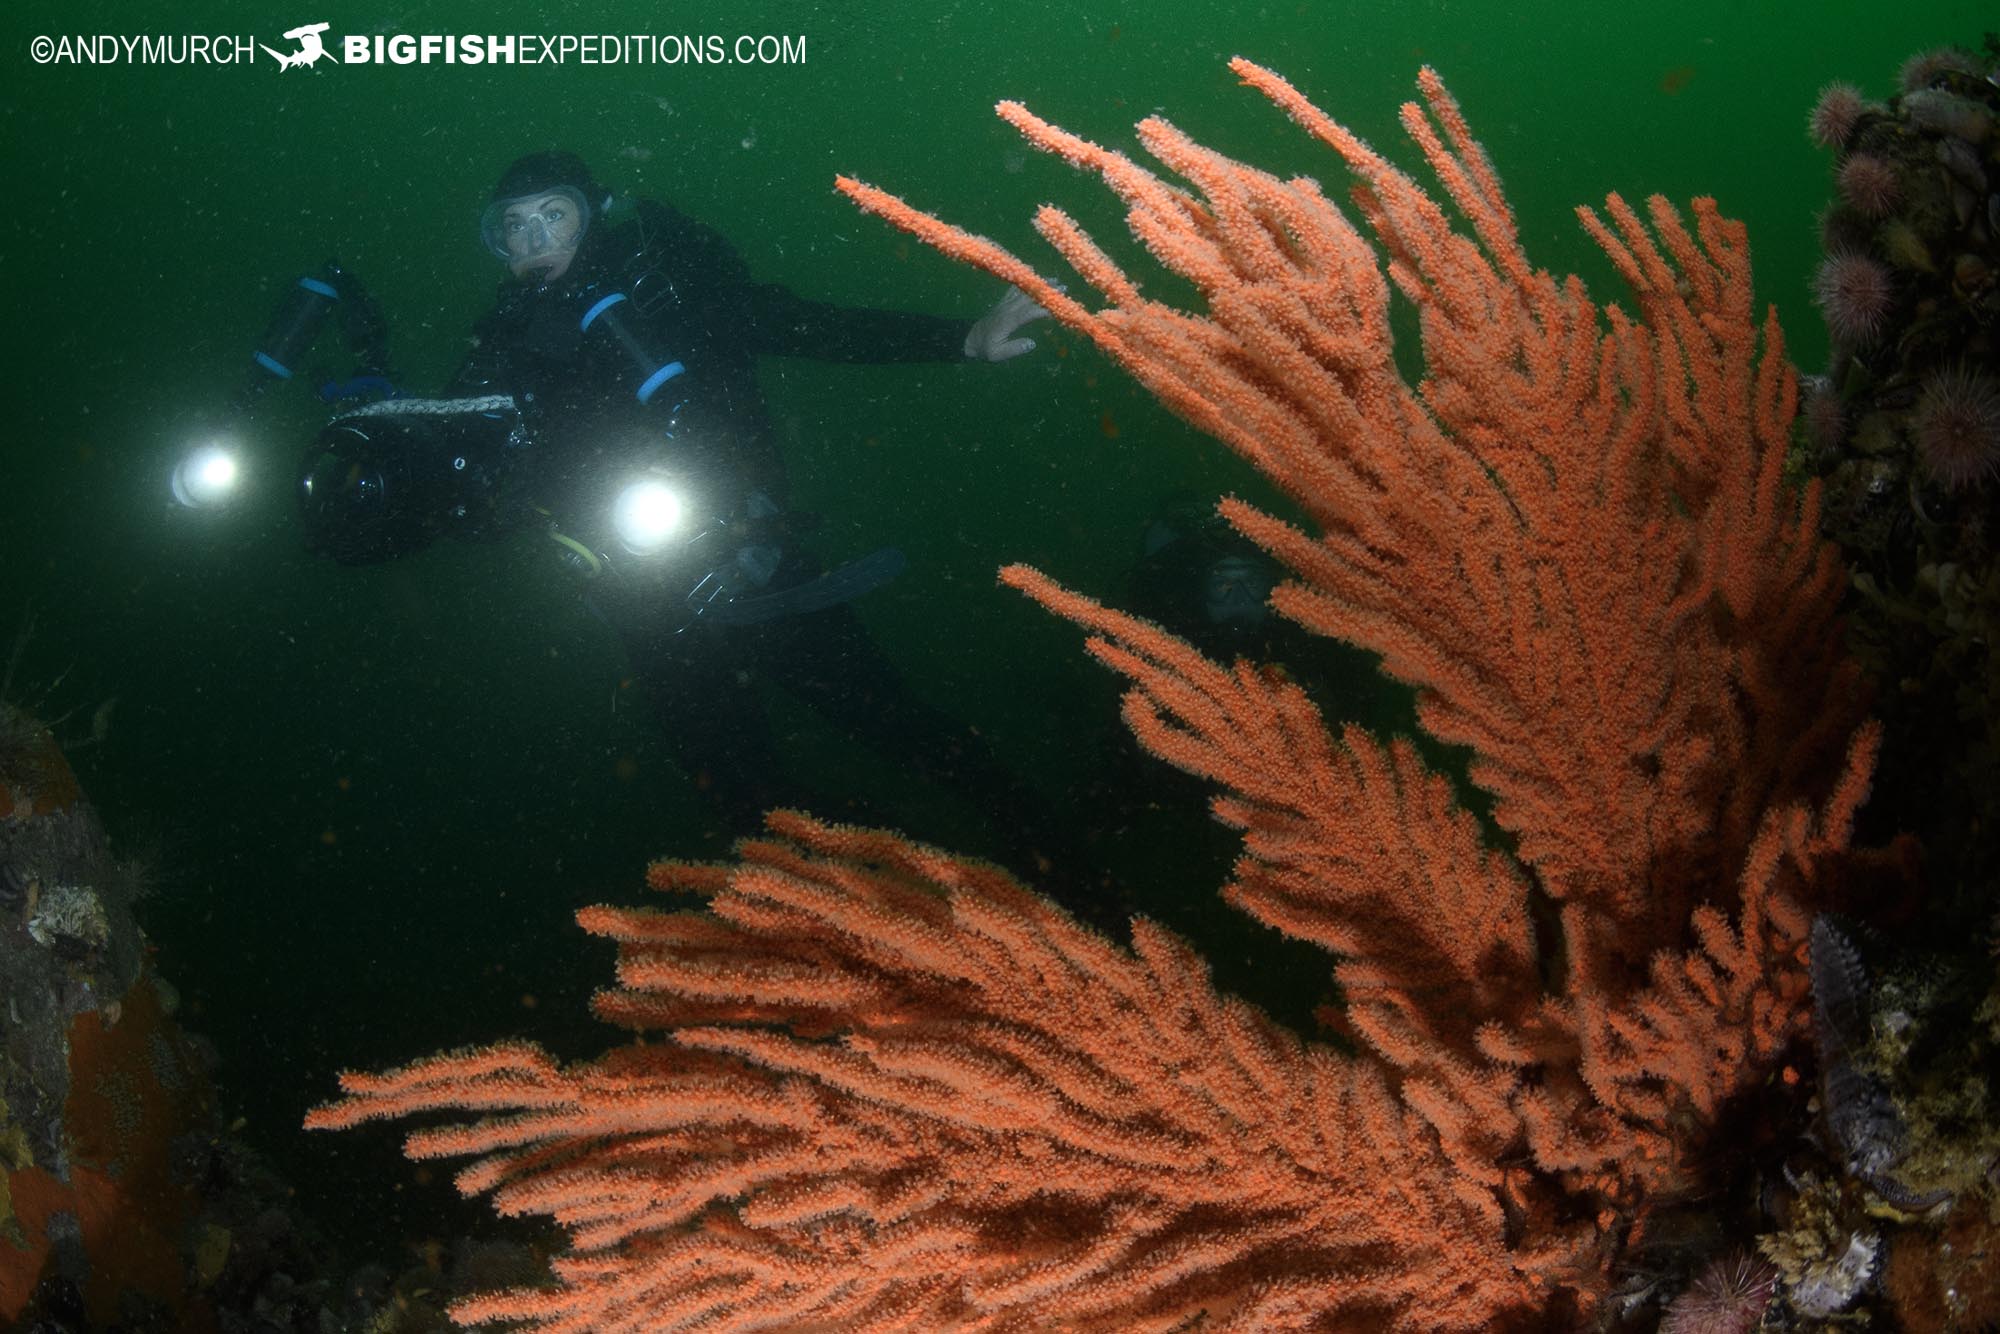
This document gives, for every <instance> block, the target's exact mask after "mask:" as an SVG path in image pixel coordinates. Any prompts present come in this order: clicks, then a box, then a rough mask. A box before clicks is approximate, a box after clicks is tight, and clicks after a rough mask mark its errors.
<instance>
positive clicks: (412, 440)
mask: <svg viewBox="0 0 2000 1334" xmlns="http://www.w3.org/2000/svg"><path fill="white" fill-rule="evenodd" d="M527 442H528V437H527V433H526V428H525V427H524V426H523V424H522V422H521V415H520V412H519V411H518V410H517V409H516V408H515V406H514V400H513V399H511V398H509V397H506V396H504V395H502V396H495V397H490V398H478V399H448V400H432V399H389V400H386V401H384V402H380V403H371V404H369V405H368V406H366V407H363V408H357V409H355V410H354V411H352V412H345V413H342V414H341V415H339V416H337V417H335V418H333V419H332V420H331V421H329V422H328V423H327V424H326V425H325V426H324V427H322V428H321V429H320V432H319V435H318V437H317V438H316V439H315V440H314V441H313V443H312V446H311V447H310V448H309V449H307V451H306V453H305V457H304V459H303V460H302V461H301V463H300V465H299V505H300V510H301V515H302V517H303V519H304V522H305V535H306V545H307V547H308V548H309V549H310V550H312V551H315V552H318V553H320V554H321V555H325V556H330V557H332V558H333V559H334V560H336V561H338V562H340V563H341V564H343V565H361V564H367V563H369V562H372V561H381V560H388V559H390V558H392V557H395V556H401V555H405V554H407V553H409V552H412V551H416V550H419V549H421V548H423V547H425V546H428V545H429V544H430V543H431V542H433V541H435V540H436V539H437V538H438V537H440V536H451V537H464V538H481V537H489V536H497V535H498V534H499V533H500V532H502V531H504V530H505V529H506V528H507V526H508V522H507V521H508V519H509V517H510V516H509V515H508V513H507V512H506V505H507V501H508V488H507V487H506V486H505V484H504V483H505V481H506V478H507V475H508V473H509V472H510V471H511V470H512V466H513V463H514V460H515V459H516V458H517V457H518V456H519V454H520V451H521V449H522V448H523V447H524V446H525V445H526V444H527Z"/></svg>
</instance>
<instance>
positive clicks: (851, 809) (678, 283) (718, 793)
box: [451, 201, 1119, 924]
mask: <svg viewBox="0 0 2000 1334" xmlns="http://www.w3.org/2000/svg"><path fill="white" fill-rule="evenodd" d="M612 291H626V292H628V293H630V294H631V300H630V301H629V302H628V303H626V304H627V305H629V306H630V307H632V308H633V309H632V311H631V312H630V313H631V314H632V315H635V316H636V317H637V318H636V321H635V322H634V324H633V327H635V328H637V329H638V330H639V331H640V333H641V335H642V341H643V342H644V343H645V345H646V346H647V348H648V349H649V350H650V351H651V352H653V353H654V354H656V356H655V359H656V360H664V359H669V358H671V359H673V360H678V361H680V362H681V363H682V364H683V365H684V366H685V368H686V369H685V372H684V373H682V374H680V375H677V376H675V377H674V378H673V379H671V380H670V381H668V382H667V383H666V384H665V385H664V386H663V387H662V388H661V389H660V390H659V391H658V392H657V393H656V394H655V395H654V397H653V400H652V402H651V404H650V405H648V406H646V407H643V408H642V407H641V406H640V405H639V404H638V403H637V401H636V399H635V397H634V393H633V386H634V384H635V383H636V382H637V381H639V380H640V379H642V378H643V376H644V373H645V372H644V370H643V368H642V367H641V366H640V365H639V364H638V363H637V362H636V361H634V360H633V359H632V358H631V357H630V356H629V355H626V354H625V353H624V352H623V351H621V350H620V348H619V346H618V344H617V343H616V342H614V341H613V340H610V339H603V338H594V337H592V336H591V335H589V334H586V333H581V332H580V331H579V323H580V319H581V316H582V314H583V313H584V312H585V311H587V310H588V309H589V308H590V307H591V305H593V304H594V303H595V302H597V301H599V300H601V299H602V298H603V296H604V295H606V294H608V293H610V292H612ZM968 328H969V325H968V324H967V323H966V322H963V321H957V320H947V319H940V318H937V317H934V316H928V315H916V314H903V313H896V312H889V311H875V310H849V309H844V308H841V307H837V306H833V305H829V304H826V303H823V302H818V301H810V300H807V299H805V298H803V297H800V296H797V295H796V294H794V293H792V292H790V291H787V290H786V289H785V288H783V287H779V286H776V285H773V284H768V283H758V282H754V281H752V279H751V277H750V274H749V270H748V268H747V266H746V265H745V264H744V262H743V260H742V259H741V257H739V256H738V255H737V253H736V252H735V250H734V249H733V248H732V247H731V246H730V245H729V244H728V243H727V242H726V241H724V240H723V239H722V237H721V236H719V235H718V234H717V233H716V232H715V231H713V230H712V229H710V228H709V227H707V226H705V225H703V224H701V223H699V222H696V221H694V220H693V219H691V218H688V217H686V216H685V215H683V214H681V213H678V212H676V211H675V210H673V209H671V208H668V207H666V206H664V205H661V204H657V203H653V202H651V201H644V202H641V203H640V204H639V205H638V216H637V217H636V218H635V219H633V220H632V221H629V222H626V223H624V224H623V225H622V226H616V227H611V228H606V229H603V230H602V231H597V230H593V232H591V233H590V234H587V235H586V237H585V241H584V245H583V246H582V247H581V248H580V250H579V252H578V255H577V258H576V260H575V261H573V263H572V265H571V268H570V270H569V271H567V272H565V274H564V275H563V276H562V278H561V279H560V280H558V281H557V282H556V283H553V284H550V285H548V286H535V285H533V284H529V283H519V282H510V283H507V284H505V285H503V287H502V288H501V294H500V299H499V302H498V304H497V306H496V308H495V309H494V310H493V311H492V312H491V313H490V314H488V315H487V316H486V317H485V318H483V319H482V320H481V321H480V322H479V324H478V326H477V331H476V333H477V344H476V346H475V348H474V349H473V352H472V354H471V356H470V357H469V358H468V360H467V362H466V363H465V365H464V367H463V368H462V369H461V370H460V372H459V373H458V375H457V376H456V377H454V380H453V382H452V385H451V392H452V395H453V396H462V395H473V394H480V393H496V392H502V393H511V394H512V395H514V397H515V399H516V400H517V402H518V403H519V404H520V405H521V409H522V412H523V415H524V417H525V418H526V420H527V422H528V424H529V425H530V426H531V427H532V428H533V430H534V434H535V439H536V443H535V445H534V446H533V450H532V452H533V453H534V454H536V455H537V456H538V457H537V458H536V459H535V460H533V461H532V464H531V465H530V472H531V481H530V483H529V484H530V486H531V488H532V490H533V491H534V492H535V493H536V496H537V503H538V504H541V505H543V506H545V507H547V508H548V509H549V510H550V512H551V513H552V514H553V516H554V518H555V520H556V522H557V523H558V524H559V525H562V526H565V527H566V528H568V529H569V530H570V531H576V532H579V535H581V534H582V533H585V532H588V531H590V529H591V527H592V525H593V524H597V523H599V522H600V521H601V520H600V516H601V515H602V514H603V513H605V512H606V511H607V509H608V507H609V503H610V495H609V494H608V493H607V492H606V491H605V490H604V489H603V488H604V486H605V485H606V482H605V481H604V480H603V479H606V478H615V477H618V476H619V475H620V471H621V470H620V469H619V468H618V466H617V465H618V463H619V461H620V460H619V458H618V454H619V451H620V450H622V449H624V448H626V447H627V444H628V443H629V442H638V443H639V444H640V446H641V447H644V448H651V449H655V450H657V448H658V441H659V438H660V432H661V430H662V429H663V426H664V425H665V423H666V422H667V419H668V417H669V416H672V417H673V418H674V421H673V427H672V429H673V433H674V441H675V444H674V449H675V450H676V451H677V452H678V457H677V458H676V459H675V460H674V462H675V464H676V466H677V467H678V468H680V469H681V470H683V471H684V472H685V473H687V474H690V475H692V476H694V477H696V478H698V479H699V481H700V483H701V484H702V485H703V486H705V487H708V488H709V489H710V490H711V492H712V493H719V494H723V495H726V496H727V497H729V502H728V503H734V501H735V499H737V498H739V497H741V496H744V495H747V494H749V493H751V492H753V491H754V492H762V493H763V494H764V495H766V496H768V497H770V498H771V499H772V500H774V501H776V502H777V503H778V505H779V506H780V507H782V506H783V504H784V502H785V493H786V486H785V478H784V469H783V464H782V460H781V458H780V457H779V454H778V450H777V448H776V446H775V442H774V441H773V439H772V432H771V428H770V422H769V419H768V415H767V412H766V409H765V405H764V402H763V399H762V396H761V394H760V392H759V389H758V385H757V378H756V362H757V358H758V357H760V356H767V355H771V356H804V357H813V358H818V359H821V360H831V361H847V362H891V361H939V360H959V359H961V358H962V357H963V356H964V351H963V348H964V341H965V336H966V333H967V331H968ZM820 573H821V567H820V566H819V565H818V564H817V563H816V562H815V561H814V559H813V558H812V557H811V556H810V555H809V554H808V553H806V552H804V551H802V550H800V549H799V547H798V545H797V543H796V542H790V543H787V544H786V545H785V548H784V555H783V559H782V563H781V565H780V566H779V568H778V571H777V574H776V575H775V577H774V578H773V579H772V580H771V582H770V585H769V586H768V590H767V591H780V590H782V589H784V588H786V587H788V586H796V585H797V584H800V583H802V582H804V581H806V580H810V579H812V578H814V577H816V576H817V575H819V574H820ZM607 619H610V620H611V621H612V623H613V624H614V625H615V627H616V628H617V630H618V632H619V633H620V635H621V636H622V638H623V639H624V642H625V645H626V649H627V652H628V654H629V655H630V658H631V660H632V665H633V669H634V674H635V675H636V676H637V677H638V679H639V680H640V682H641V683H642V684H643V686H644V687H645V690H646V692H647V694H648V696H649V698H650V701H651V703H652V705H653V707H654V709H655V710H656V712H657V713H658V715H659V717H660V719H661V722H662V723H663V724H664V727H665V732H666V736H667V737H668V739H669V740H670V742H671V744H672V745H673V746H674V747H675V748H676V750H677V752H678V755H679V757H680V759H681V761H682V763H683V765H684V766H685V767H686V768H687V769H688V771H689V772H690V774H691V775H693V777H694V778H695V780H696V781H697V783H698V784H700V786H701V787H702V788H703V790H704V791H705V792H706V793H707V795H708V796H709V798H710V800H711V802H712V804H713V806H714V808H715V809H716V811H717V813H718V814H719V815H720V816H721V818H722V820H723V822H724V827H725V831H726V832H727V833H728V834H730V835H732V836H733V835H739V834H744V833H749V832H752V831H754V830H755V829H756V828H757V827H758V822H759V819H760V816H761V814H762V812H764V811H765V810H767V809H770V808H772V807H774V806H801V807H805V808H807V809H811V810H813V811H815V812H817V813H821V814H825V815H828V816H831V817H833V818H840V819H875V820H882V821H884V822H886V823H890V824H904V821H903V820H902V819H901V818H899V815H898V813H896V812H892V811H874V810H867V809H865V808H857V807H856V806H855V805H854V803H853V801H852V798H851V797H850V796H849V795H848V794H845V793H830V792H818V791H813V790H810V789H808V788H807V787H805V786H804V785H802V784H801V783H799V782H798V781H797V780H796V779H795V778H794V777H793V776H792V775H791V773H790V771H789V766H788V765H787V764H786V763H785V757H784V755H783V754H782V753H781V749H780V746H779V744H778V741H777V739H776V738H775V737H774V736H773V735H772V732H771V728H770V726H769V724H768V721H767V719H766V717H765V712H764V707H763V702H762V699H761V698H760V689H759V687H760V685H761V683H762V682H764V681H767V680H768V681H771V682H773V683H775V684H777V685H778V686H780V687H782V688H783V689H785V690H787V691H789V692H790V693H792V694H793V695H795V696H796V697H798V698H800V699H801V700H803V701H804V702H806V703H807V704H808V705H810V706H811V707H812V708H813V709H814V710H815V711H816V712H817V713H819V714H820V715H821V716H823V717H824V718H826V719H827V720H829V721H830V722H831V723H833V724H834V725H835V726H836V727H838V728H839V729H840V730H841V731H842V732H844V733H845V734H846V735H847V736H848V737H849V738H850V739H851V740H852V741H853V742H855V743H856V744H860V745H864V746H866V747H868V748H869V749H872V750H874V751H876V752H877V753H878V754H880V755H882V756H883V757H884V758H886V759H888V760H889V761H890V762H891V763H892V764H894V765H896V766H897V767H898V768H899V769H900V770H901V771H903V772H905V773H910V774H912V775H913V776H916V777H918V778H921V779H922V780H923V781H925V782H927V783H934V784H939V785H943V786H945V787H947V788H949V789H951V790H954V791H957V792H959V793H961V794H963V795H964V796H966V797H967V798H969V799H970V801H971V802H972V803H974V804H976V805H977V806H979V807H980V808H981V809H983V810H984V811H985V812H986V813H987V818H988V822H989V824H990V825H991V826H992V831H991V832H992V839H991V846H990V847H989V848H987V849H985V851H987V852H989V853H990V854H991V855H994V856H997V857H999V858H1000V859H1001V860H1003V861H1004V862H1006V863H1008V864H1009V865H1010V867H1011V868H1012V869H1014V870H1016V871H1017V872H1023V873H1027V874H1029V875H1030V876H1031V878H1034V879H1036V880H1037V881H1038V882H1040V883H1041V884H1042V885H1043V887H1045V888H1047V887H1051V879H1050V875H1049V874H1048V872H1050V871H1051V870H1052V871H1053V872H1054V878H1055V879H1056V880H1058V881H1067V882H1068V883H1070V884H1072V885H1074V884H1078V883H1081V882H1082V881H1084V880H1086V879H1088V878H1089V877H1088V872H1087V870H1086V868H1085V867H1084V866H1083V865H1081V864H1080V859H1081V855H1082V854H1081V853H1080V852H1079V851H1078V850H1077V848H1076V847H1075V846H1073V841H1072V840H1071V839H1070V838H1069V837H1068V836H1067V835H1066V834H1065V833H1064V832H1063V831H1061V830H1059V829H1057V828H1056V827H1055V825H1056V821H1055V819H1054V817H1053V815H1052V814H1051V808H1050V807H1048V806H1047V805H1046V804H1044V803H1042V802H1041V801H1039V800H1038V799H1037V797H1036V796H1035V795H1034V794H1033V793H1032V792H1031V791H1030V790H1029V789H1027V788H1026V787H1025V786H1024V785H1022V784H1021V783H1020V782H1019V781H1018V780H1016V779H1015V778H1014V777H1013V776H1012V775H1011V774H1009V773H1008V772H1007V771H1006V770H1005V769H1004V768H1003V767H1002V766H1001V765H999V764H998V762H997V761H996V760H995V759H994V757H993V756H992V755H991V753H990V751H989V750H988V749H987V747H986V746H985V745H984V743H982V742H981V741H980V740H979V739H978V738H977V737H976V735H975V734H974V733H973V732H972V731H971V729H970V728H968V727H967V726H965V725H964V724H963V723H960V722H957V721H955V720H953V719H950V718H949V717H947V716H945V715H944V714H942V713H939V712H938V711H936V710H934V709H931V708H930V707H928V706H927V705H925V704H923V703H922V702H921V701H920V700H919V699H918V698H917V697H916V696H915V695H914V694H912V693H911V692H910V691H909V690H907V689H906V688H905V687H904V685H903V683H902V682H901V680H900V678H899V675H898V674H897V672H896V671H895V670H894V668H893V667H892V666H891V665H890V663H889V662H888V661H887V659H885V658H884V657H883V655H882V654H881V652H880V651H879V649H877V647H876V646H875V644H874V642H873V641H872V639H871V638H870V637H869V635H868V634H867V633H866V631H865V630H864V628H863V626H862V624H861V621H860V620H859V618H858V617H857V616H856V615H855V613H854V611H853V610H852V608H851V607H849V606H847V605H844V604H843V605H835V606H832V607H828V608H824V609H821V610H817V611H811V612H807V613H802V614H793V615H787V616H782V617H778V618H775V619H771V620H766V621H763V622H761V623H757V624H750V625H730V624H721V623H717V622H715V621H713V620H706V619H704V620H697V621H696V622H695V623H694V624H693V625H691V626H688V625H683V624H681V623H678V622H677V621H675V620H674V619H673V618H671V617H664V616H662V617H655V616H649V615H647V614H645V612H644V611H643V609H641V610H639V611H637V612H635V611H633V610H632V609H630V608H629V607H628V608H623V609H621V610H618V611H614V612H612V613H611V614H610V615H609V616H608V617H607ZM911 832H914V833H917V834H919V836H922V832H923V831H920V830H913V831H911ZM1054 887H1055V888H1058V889H1060V888H1061V885H1060V884H1056V885H1055V886H1054ZM1062 897H1064V898H1066V899H1068V900H1069V901H1070V903H1071V904H1072V906H1073V907H1076V908H1078V909H1080V910H1081V911H1083V912H1084V913H1085V914H1087V915H1090V916H1093V917H1096V918H1097V919H1098V920H1099V921H1100V922H1104V923H1106V924H1112V923H1114V922H1116V921H1117V920H1119V919H1118V915H1117V914H1116V912H1115V911H1111V910H1109V908H1108V905H1104V904H1102V903H1099V902H1096V901H1094V900H1093V899H1092V898H1091V897H1090V896H1086V895H1081V894H1079V893H1077V892H1074V891H1072V892H1068V893H1064V894H1063V895H1062Z"/></svg>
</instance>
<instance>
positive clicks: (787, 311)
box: [746, 283, 973, 362]
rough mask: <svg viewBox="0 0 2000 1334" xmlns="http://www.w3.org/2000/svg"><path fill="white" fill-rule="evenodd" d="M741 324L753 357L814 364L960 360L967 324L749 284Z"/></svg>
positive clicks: (933, 316)
mask: <svg viewBox="0 0 2000 1334" xmlns="http://www.w3.org/2000/svg"><path fill="white" fill-rule="evenodd" d="M746 295H747V303H746V305H747V308H746V319H747V322H748V328H749V332H750V336H751V340H752V343H753V346H754V347H755V349H756V350H757V351H758V352H761V353H764V354H766V355H769V356H779V357H811V358H813V359H815V360H817V361H846V362H890V361H962V360H964V359H965V357H966V355H967V352H966V337H967V335H968V334H970V333H971V332H972V327H973V325H972V321H970V320H953V319H946V318H944V317H943V316H939V315H920V314H915V313H912V312H908V311H898V310H866V309H855V308H853V307H848V306H836V305H834V304H833V303H831V302H828V301H812V300H809V299H807V298H805V297H802V296H799V295H798V294H797V293H795V292H793V291H791V290H790V289H788V288H784V287H780V286H779V285H777V284H776V283H753V284H751V285H750V287H749V290H748V292H747V294H746Z"/></svg>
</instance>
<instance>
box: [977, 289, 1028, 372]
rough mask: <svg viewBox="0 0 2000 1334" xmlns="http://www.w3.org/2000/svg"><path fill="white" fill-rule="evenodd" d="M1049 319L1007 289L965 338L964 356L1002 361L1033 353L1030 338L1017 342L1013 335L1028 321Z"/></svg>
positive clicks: (1022, 295)
mask: <svg viewBox="0 0 2000 1334" xmlns="http://www.w3.org/2000/svg"><path fill="white" fill-rule="evenodd" d="M1047 315H1048V312H1047V311H1046V310H1043V309H1042V308H1041V307H1040V306H1038V305H1036V304H1035V303H1034V302H1033V301H1030V300H1029V299H1028V297H1027V294H1026V293H1024V292H1022V291H1021V289H1020V288H1018V287H1009V288H1008V289H1007V295H1005V296H1003V297H1001V298H1000V300H999V302H998V303H997V304H996V305H995V306H994V307H993V309H991V310H989V311H987V312H986V313H985V314H984V315H982V316H980V317H979V322H978V323H976V324H974V325H973V326H972V329H971V331H970V332H968V333H967V334H966V335H965V355H966V356H968V357H970V358H972V359H973V360H974V361H1005V360H1007V359H1008V358H1009V357H1018V356H1020V355H1021V354H1022V353H1023V352H1032V351H1034V349H1035V340H1034V339H1032V338H1016V337H1015V336H1014V331H1015V330H1016V329H1018V328H1020V327H1021V326H1022V325H1024V324H1027V323H1028V322H1029V321H1031V320H1039V319H1042V318H1044V317H1045V316H1047Z"/></svg>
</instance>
